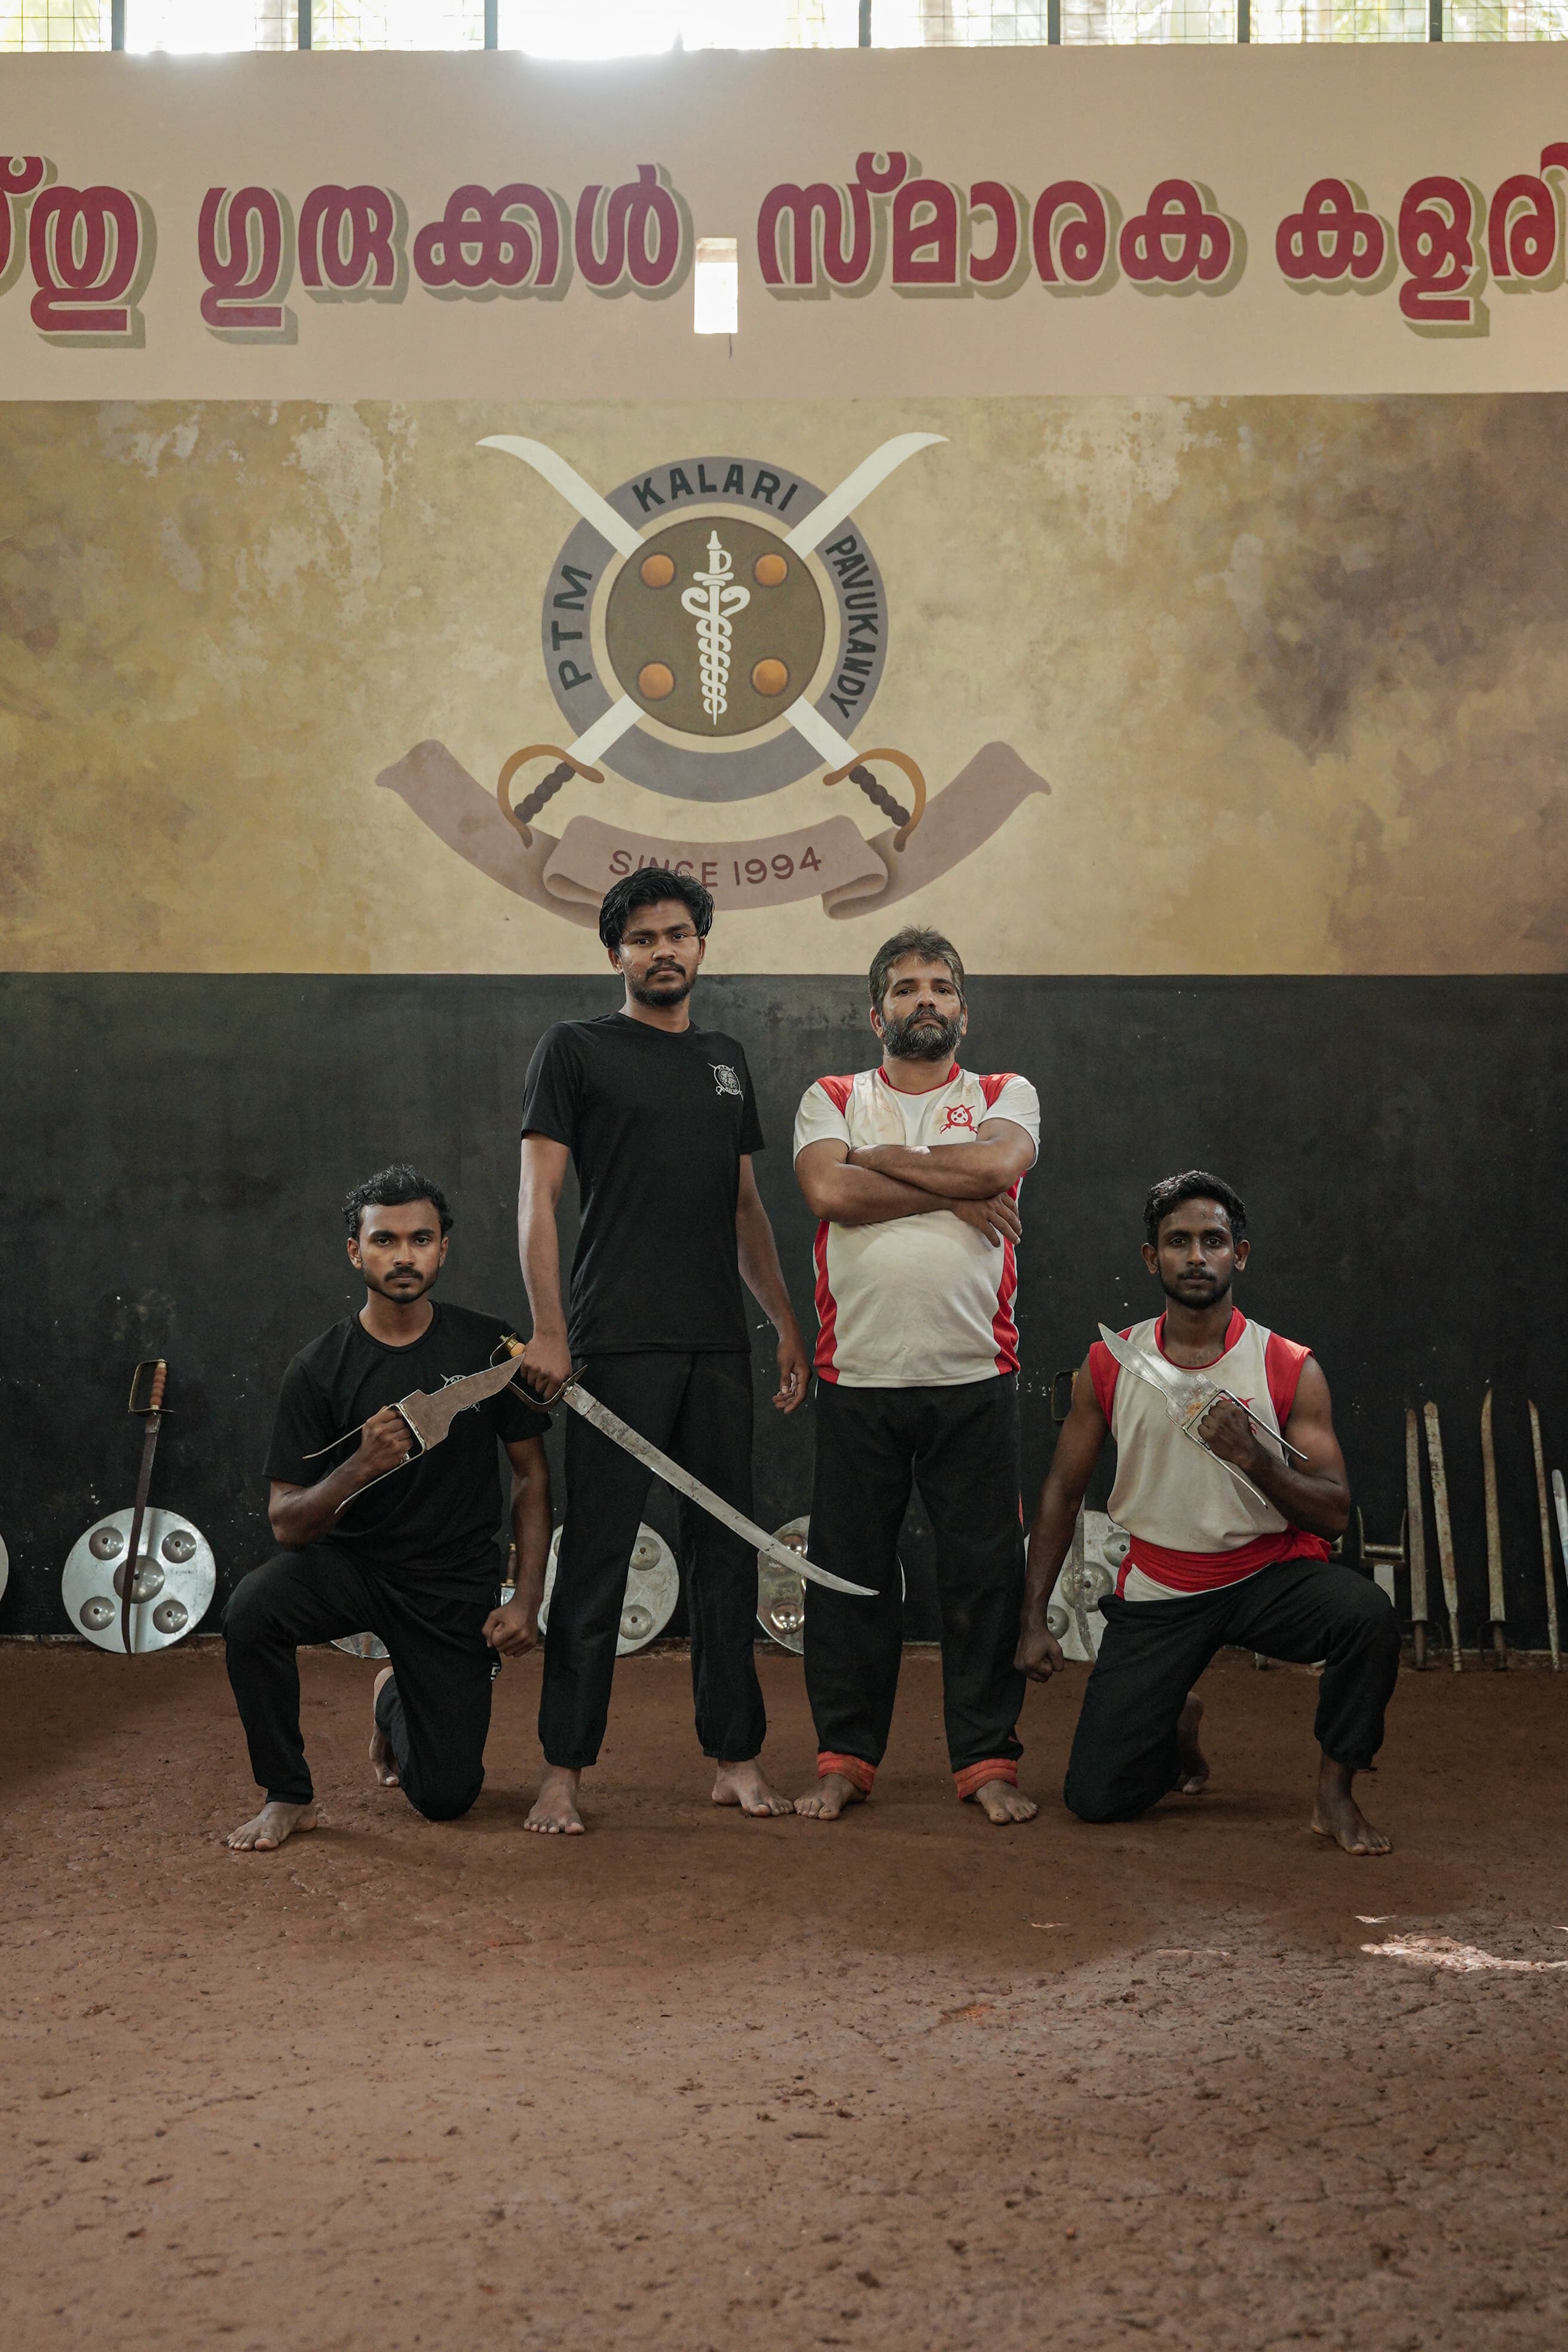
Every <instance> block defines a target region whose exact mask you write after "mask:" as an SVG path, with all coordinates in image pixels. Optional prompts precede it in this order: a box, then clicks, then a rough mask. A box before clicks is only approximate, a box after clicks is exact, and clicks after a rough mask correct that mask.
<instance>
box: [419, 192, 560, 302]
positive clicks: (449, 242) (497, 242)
mask: <svg viewBox="0 0 1568 2352" xmlns="http://www.w3.org/2000/svg"><path fill="white" fill-rule="evenodd" d="M523 215H527V218H526V219H525V218H524V217H523ZM530 224H531V225H530ZM566 232H567V214H566V206H565V204H564V202H563V199H562V198H561V197H560V196H557V195H554V194H550V193H549V192H548V191H547V190H545V189H543V188H536V187H535V186H534V185H533V184H532V182H531V181H530V180H511V181H509V182H508V184H507V185H506V186H505V187H504V188H496V189H494V190H493V191H492V190H491V189H489V188H481V187H477V186H475V185H473V184H471V183H470V184H468V185H467V186H465V187H461V188H458V189H456V190H455V191H454V193H453V194H451V195H450V196H449V197H448V198H447V209H446V211H445V212H444V213H443V214H442V215H441V217H440V219H439V220H438V221H432V222H431V223H430V225H429V226H428V227H426V228H422V229H421V230H420V232H419V234H418V236H416V238H415V240H414V269H415V275H416V277H417V278H418V279H419V282H420V284H421V285H422V286H427V287H428V288H429V289H430V290H431V292H432V293H433V294H447V295H453V296H462V295H465V294H476V293H479V291H480V290H481V289H484V288H486V287H491V286H493V287H496V288H499V289H500V291H501V292H502V293H503V294H541V295H545V296H552V295H559V294H564V292H565V291H566V282H567V278H568V276H569V275H570V264H569V262H568V266H567V268H565V269H563V267H562V262H563V256H564V254H565V243H566Z"/></svg>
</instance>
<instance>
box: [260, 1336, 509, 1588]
mask: <svg viewBox="0 0 1568 2352" xmlns="http://www.w3.org/2000/svg"><path fill="white" fill-rule="evenodd" d="M432 1306H433V1307H434V1313H433V1314H432V1316H431V1319H430V1327H429V1328H428V1330H427V1331H426V1333H425V1335H424V1337H423V1338H422V1339H416V1340H415V1342H414V1344H413V1346H412V1347H410V1348H388V1347H386V1346H385V1345H384V1343H383V1342H382V1341H381V1340H380V1339H372V1338H371V1335H370V1333H369V1332H368V1331H367V1330H366V1329H365V1328H364V1325H363V1323H362V1322H361V1321H360V1319H359V1317H358V1316H357V1315H347V1316H345V1317H344V1318H343V1320H342V1322H341V1323H334V1324H333V1325H332V1328H331V1330H330V1331H323V1332H322V1334H321V1338H320V1339H312V1340H311V1342H310V1346H309V1347H308V1348H301V1349H300V1352H299V1354H298V1355H297V1356H296V1357H295V1359H294V1360H293V1362H292V1363H291V1364H290V1365H289V1369H288V1370H287V1371H286V1372H285V1373H284V1375H283V1387H282V1390H281V1391H280V1393H279V1399H278V1417H277V1419H276V1420H275V1421H274V1423H273V1424H272V1444H271V1445H270V1446H269V1447H268V1454H267V1475H268V1478H278V1479H280V1480H282V1481H283V1482H284V1484H285V1485H287V1486H314V1485H315V1484H316V1482H317V1480H318V1479H321V1478H324V1477H325V1476H326V1475H327V1474H328V1472H329V1471H332V1470H335V1469H336V1468H337V1467H338V1465H339V1464H340V1463H342V1462H343V1461H344V1460H346V1459H347V1457H348V1456H349V1455H350V1454H352V1453H353V1445H352V1444H345V1445H343V1446H341V1447H338V1448H336V1449H334V1451H333V1452H332V1453H331V1454H321V1456H320V1458H319V1459H317V1460H315V1461H307V1459H306V1456H307V1455H308V1454H315V1453H316V1452H317V1449H318V1447H320V1446H323V1445H327V1444H331V1440H332V1439H333V1438H334V1437H341V1436H342V1434H343V1433H344V1432H345V1431H346V1430H351V1429H357V1428H358V1427H359V1425H360V1423H362V1422H364V1421H368V1420H369V1419H370V1416H371V1414H372V1413H373V1412H380V1411H381V1408H382V1407H383V1405H388V1404H396V1403H397V1402H398V1400H399V1399H400V1398H402V1397H405V1396H408V1395H411V1394H412V1392H413V1391H415V1390H416V1389H424V1390H426V1391H431V1390H434V1389H438V1388H440V1387H442V1386H443V1385H444V1384H445V1382H446V1381H448V1380H452V1379H455V1378H456V1377H458V1375H459V1374H461V1373H463V1372H482V1371H483V1370H484V1369H485V1367H486V1365H487V1364H488V1363H489V1360H490V1357H491V1355H492V1353H493V1351H494V1349H495V1346H496V1342H497V1341H498V1340H499V1339H500V1336H501V1334H502V1332H503V1331H504V1330H505V1329H506V1326H505V1324H504V1323H499V1322H498V1321H497V1320H496V1318H495V1317H494V1316H493V1315H476V1314H475V1313H474V1312H473V1311H472V1309H471V1308H469V1307H448V1306H447V1305H446V1304H445V1303H444V1302H442V1303H437V1302H435V1301H432ZM549 1426H550V1423H549V1421H548V1420H547V1419H546V1417H545V1416H544V1414H542V1413H538V1412H532V1411H531V1409H530V1408H529V1406H528V1405H526V1404H525V1403H524V1402H523V1400H522V1397H521V1392H520V1391H518V1390H517V1389H514V1388H510V1389H502V1390H501V1391H500V1394H499V1395H497V1396H493V1397H489V1398H487V1399H486V1400H485V1402H484V1403H482V1404H479V1405H475V1406H473V1407H472V1408H471V1409H470V1410H469V1411H468V1412H460V1413H458V1416H457V1418H456V1420H455V1421H454V1422H453V1423H452V1426H451V1428H450V1429H449V1430H448V1431H447V1434H446V1436H445V1437H444V1438H443V1439H442V1440H441V1443H440V1444H438V1445H433V1446H432V1447H431V1449H430V1451H429V1453H428V1454H421V1455H420V1456H419V1458H418V1459H417V1460H416V1461H414V1462H411V1463H409V1464H408V1465H406V1466H405V1468H404V1469H401V1470H397V1471H395V1472H394V1473H393V1475H391V1476H390V1477H389V1478H384V1479H383V1480H381V1482H380V1483H379V1484H378V1485H376V1486H370V1487H367V1488H366V1489H365V1491H364V1493H363V1495H356V1496H354V1498H353V1502H351V1503H350V1505H349V1507H348V1508H347V1509H346V1510H345V1511H344V1512H343V1514H342V1517H341V1518H339V1519H338V1520H337V1521H336V1523H335V1524H334V1526H333V1527H332V1528H331V1530H330V1532H329V1533H328V1534H327V1535H326V1536H325V1537H323V1538H322V1541H323V1542H327V1543H332V1544H338V1545H341V1546H342V1549H344V1550H346V1551H350V1552H353V1553H356V1554H357V1555H359V1556H360V1557H361V1558H363V1559H364V1560H365V1561H366V1562H367V1564H374V1566H375V1567H376V1568H378V1569H391V1570H401V1569H407V1570H418V1571H420V1572H421V1573H422V1574H431V1575H435V1576H437V1577H450V1578H451V1579H453V1580H454V1581H456V1582H458V1583H478V1584H484V1583H493V1582H494V1581H495V1579H496V1571H497V1568H498V1565H499V1559H500V1552H499V1544H500V1525H501V1513H502V1510H503V1508H504V1502H505V1498H504V1496H503V1493H502V1488H501V1457H500V1454H499V1453H498V1451H497V1441H498V1440H500V1441H501V1442H503V1443H506V1444H514V1445H515V1444H517V1443H518V1441H519V1440H520V1439H521V1438H525V1437H542V1436H543V1434H544V1433H545V1431H546V1430H547V1429H548V1428H549Z"/></svg>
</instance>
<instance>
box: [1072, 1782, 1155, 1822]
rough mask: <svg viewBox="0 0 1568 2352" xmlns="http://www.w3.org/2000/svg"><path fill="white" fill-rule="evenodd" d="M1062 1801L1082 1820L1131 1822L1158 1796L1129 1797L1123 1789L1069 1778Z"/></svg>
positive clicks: (1145, 1810) (1153, 1802) (1144, 1811)
mask: <svg viewBox="0 0 1568 2352" xmlns="http://www.w3.org/2000/svg"><path fill="white" fill-rule="evenodd" d="M1062 1802H1063V1804H1064V1805H1066V1807H1067V1809H1068V1812H1069V1813H1071V1814H1072V1815H1073V1816H1074V1818H1075V1819H1076V1820H1078V1821H1080V1822H1131V1821H1136V1820H1137V1818H1138V1815H1139V1814H1140V1813H1146V1812H1147V1811H1148V1810H1149V1808H1150V1806H1151V1805H1153V1804H1157V1803H1158V1802H1159V1799H1158V1797H1146V1796H1129V1795H1128V1793H1127V1791H1126V1790H1123V1789H1117V1788H1112V1787H1108V1786H1105V1785H1102V1784H1097V1783H1095V1782H1093V1781H1085V1780H1073V1779H1070V1778H1069V1780H1068V1783H1067V1786H1066V1787H1065V1788H1064V1789H1063V1790H1062Z"/></svg>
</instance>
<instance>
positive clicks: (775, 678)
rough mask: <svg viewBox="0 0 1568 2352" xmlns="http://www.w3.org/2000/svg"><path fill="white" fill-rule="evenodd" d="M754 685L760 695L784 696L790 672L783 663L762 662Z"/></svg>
mask: <svg viewBox="0 0 1568 2352" xmlns="http://www.w3.org/2000/svg"><path fill="white" fill-rule="evenodd" d="M773 561H774V558H773V557H772V556H771V555H764V556H763V562H764V563H771V562H773ZM788 684H789V672H788V670H787V669H786V668H785V667H784V664H783V662H782V661H760V662H759V663H758V664H757V666H756V667H755V669H754V670H753V671H752V685H753V686H754V687H755V688H756V689H757V692H758V693H759V694H769V695H772V694H782V693H783V692H784V688H785V687H786V686H787V685H788Z"/></svg>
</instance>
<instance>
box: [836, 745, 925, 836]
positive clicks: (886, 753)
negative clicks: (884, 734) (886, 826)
mask: <svg viewBox="0 0 1568 2352" xmlns="http://www.w3.org/2000/svg"><path fill="white" fill-rule="evenodd" d="M868 760H891V761H892V762H893V765H894V766H895V767H896V768H901V769H902V770H903V772H904V773H905V775H906V776H907V777H908V778H909V781H910V791H911V792H912V793H914V797H915V804H914V807H913V808H912V809H907V808H903V807H900V803H898V802H897V801H896V800H895V799H894V798H893V795H892V793H889V791H888V790H887V789H886V787H885V786H884V785H881V784H879V782H877V779H876V777H875V776H874V775H873V774H872V773H871V771H870V769H869V768H868V765H867V764H866V763H867V761H868ZM846 776H847V777H848V779H849V781H850V782H851V783H852V784H858V785H859V787H860V790H861V791H862V792H863V793H865V795H866V797H867V799H868V801H870V802H871V803H873V804H874V805H875V806H876V807H877V808H879V809H880V810H881V811H882V814H884V815H885V816H890V817H891V818H892V820H893V823H894V824H896V825H897V827H898V831H897V832H896V833H895V834H894V835H893V847H894V848H895V849H900V850H901V849H902V847H903V845H904V844H905V842H906V841H908V839H909V837H910V834H911V833H913V831H914V829H915V827H916V825H917V824H919V823H920V821H921V817H922V816H923V815H924V814H925V805H926V780H925V778H924V776H923V775H922V774H921V771H920V768H919V767H918V766H917V765H916V763H915V761H913V760H911V759H910V755H909V753H908V752H907V751H894V750H893V749H892V747H891V745H890V744H882V745H880V746H879V748H878V749H877V750H876V751H866V752H863V753H862V754H861V756H860V757H859V758H858V759H857V760H851V761H850V762H849V764H848V765H847V767H843V768H831V769H829V771H828V772H827V774H826V776H824V778H823V779H822V781H823V782H824V783H825V784H841V783H842V782H844V779H845V777H846Z"/></svg>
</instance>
